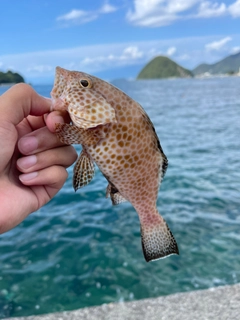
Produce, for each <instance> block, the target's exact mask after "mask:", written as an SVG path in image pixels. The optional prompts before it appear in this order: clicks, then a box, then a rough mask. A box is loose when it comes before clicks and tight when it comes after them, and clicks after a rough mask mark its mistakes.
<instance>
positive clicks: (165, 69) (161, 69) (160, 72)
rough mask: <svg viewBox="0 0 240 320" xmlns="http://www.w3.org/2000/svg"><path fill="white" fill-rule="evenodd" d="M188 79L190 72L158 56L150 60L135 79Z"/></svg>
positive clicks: (190, 75)
mask: <svg viewBox="0 0 240 320" xmlns="http://www.w3.org/2000/svg"><path fill="white" fill-rule="evenodd" d="M172 77H178V78H189V77H192V73H191V71H190V70H187V69H184V68H183V67H181V66H180V65H178V64H177V63H176V62H174V61H172V60H171V59H169V58H167V57H164V56H158V57H156V58H154V59H153V60H151V61H150V62H149V63H148V64H147V65H146V66H145V67H144V68H143V69H142V70H141V71H140V73H139V74H138V76H137V79H160V78H172Z"/></svg>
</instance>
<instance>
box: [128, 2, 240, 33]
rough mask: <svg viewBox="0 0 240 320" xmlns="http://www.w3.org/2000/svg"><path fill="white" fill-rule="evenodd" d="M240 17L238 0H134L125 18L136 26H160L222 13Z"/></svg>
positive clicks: (222, 14)
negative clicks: (227, 1) (231, 1)
mask: <svg viewBox="0 0 240 320" xmlns="http://www.w3.org/2000/svg"><path fill="white" fill-rule="evenodd" d="M227 14H228V15H229V14H230V15H232V16H233V17H235V18H237V17H240V0H237V1H236V2H234V3H233V4H231V5H229V6H227V5H226V3H224V2H216V1H212V0H209V1H206V0H134V1H133V8H132V9H130V10H128V12H127V15H126V18H127V20H128V21H129V22H130V23H132V24H134V25H137V26H143V27H160V26H165V25H169V24H172V23H173V22H175V21H177V20H183V19H199V18H213V17H221V16H224V15H227Z"/></svg>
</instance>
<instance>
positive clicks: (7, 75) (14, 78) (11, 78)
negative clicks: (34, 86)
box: [0, 71, 25, 84]
mask: <svg viewBox="0 0 240 320" xmlns="http://www.w3.org/2000/svg"><path fill="white" fill-rule="evenodd" d="M19 82H25V81H24V79H23V77H22V76H21V75H20V74H18V73H16V72H12V71H7V72H1V71H0V84H3V83H4V84H8V83H19Z"/></svg>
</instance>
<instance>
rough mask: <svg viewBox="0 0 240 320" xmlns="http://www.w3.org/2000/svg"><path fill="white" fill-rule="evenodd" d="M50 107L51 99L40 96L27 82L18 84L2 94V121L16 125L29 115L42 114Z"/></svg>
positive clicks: (0, 102) (0, 98) (0, 99)
mask: <svg viewBox="0 0 240 320" xmlns="http://www.w3.org/2000/svg"><path fill="white" fill-rule="evenodd" d="M50 108H51V100H50V99H48V98H44V97H42V96H40V95H39V94H37V92H36V91H35V90H34V89H33V88H32V87H31V86H29V85H27V84H24V83H20V84H16V85H14V86H13V87H11V88H10V89H9V90H7V91H6V92H5V93H4V94H3V95H1V96H0V121H4V122H5V121H6V122H9V123H12V124H13V125H15V126H16V125H17V124H18V123H19V122H21V121H22V120H23V119H24V118H26V117H27V116H28V115H33V116H41V115H43V114H44V113H47V112H49V111H50Z"/></svg>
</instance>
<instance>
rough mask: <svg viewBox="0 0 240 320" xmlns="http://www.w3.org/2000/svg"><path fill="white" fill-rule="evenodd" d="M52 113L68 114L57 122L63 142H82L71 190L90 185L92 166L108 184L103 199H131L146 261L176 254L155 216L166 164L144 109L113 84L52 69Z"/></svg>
mask: <svg viewBox="0 0 240 320" xmlns="http://www.w3.org/2000/svg"><path fill="white" fill-rule="evenodd" d="M51 97H52V110H62V111H67V112H68V113H69V115H70V118H71V122H70V123H61V124H60V123H56V130H55V133H56V135H57V136H58V138H59V139H60V141H61V142H63V143H65V144H81V146H82V151H81V153H80V155H79V157H78V159H77V161H76V163H75V166H74V174H73V187H74V189H75V191H77V190H78V189H79V188H82V187H84V186H86V185H87V184H89V183H90V181H91V180H92V179H93V176H94V171H95V166H94V163H95V164H96V165H97V166H98V168H99V169H100V171H101V172H102V174H103V176H104V177H105V178H106V180H107V182H108V186H107V188H106V197H110V199H111V201H112V204H113V205H117V204H120V203H122V202H125V201H129V202H130V203H131V204H132V206H133V207H134V208H135V210H136V212H137V214H138V216H139V221H140V231H141V242H142V250H143V255H144V257H145V260H146V261H147V262H149V261H152V260H158V259H160V258H164V257H166V256H169V255H171V254H179V250H178V246H177V242H176V240H175V238H174V236H173V234H172V232H171V230H170V229H169V227H168V225H167V223H166V221H165V220H164V219H163V217H162V216H161V215H160V213H159V212H158V209H157V206H156V202H157V197H158V190H159V187H160V184H161V182H162V179H163V177H164V175H165V173H166V170H167V166H168V160H167V157H166V155H165V154H164V152H163V150H162V147H161V145H160V141H159V139H158V136H157V134H156V131H155V128H154V126H153V123H152V121H151V120H150V118H149V117H148V115H147V113H146V112H145V110H144V109H143V108H142V106H141V105H140V104H139V103H138V102H136V101H134V100H133V99H132V98H130V97H129V96H128V95H127V94H125V93H124V92H123V91H121V90H120V89H118V88H116V87H115V86H113V85H112V84H110V83H108V82H106V81H104V80H102V79H99V78H97V77H95V76H92V75H89V74H87V73H84V72H80V71H69V70H66V69H63V68H61V67H56V73H55V80H54V85H53V89H52V91H51Z"/></svg>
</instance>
